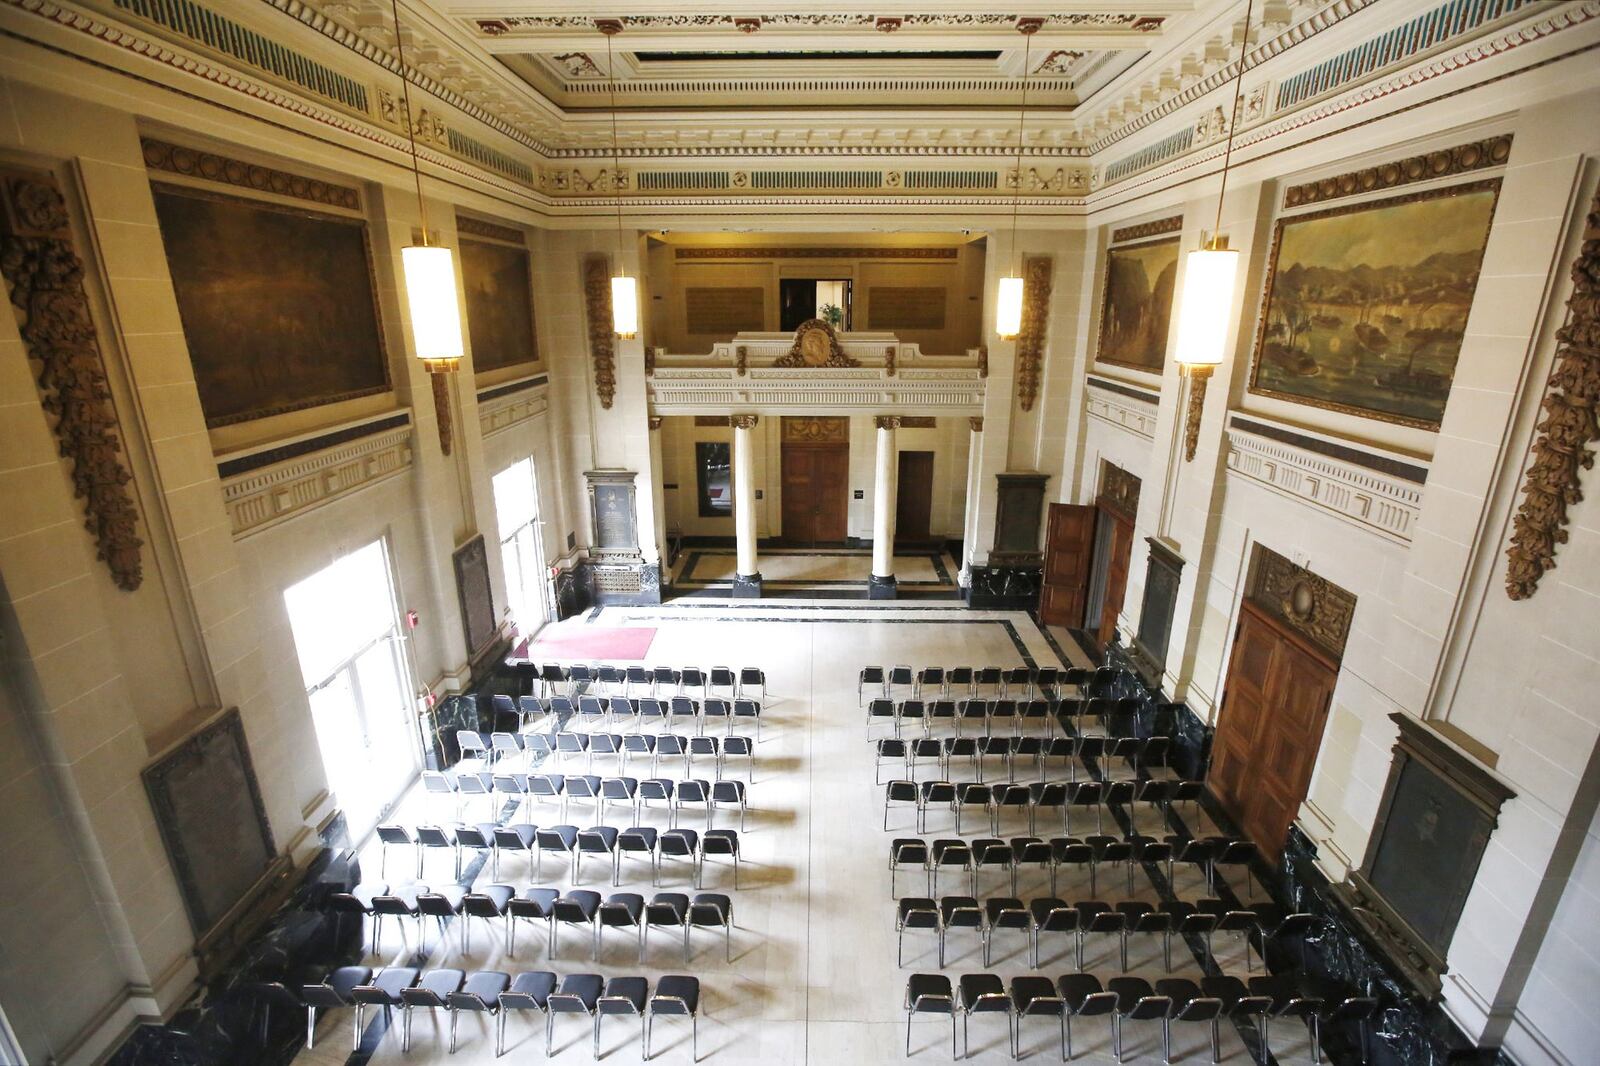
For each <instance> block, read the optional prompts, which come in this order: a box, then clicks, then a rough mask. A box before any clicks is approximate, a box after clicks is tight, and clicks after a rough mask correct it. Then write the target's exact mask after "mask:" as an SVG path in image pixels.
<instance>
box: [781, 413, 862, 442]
mask: <svg viewBox="0 0 1600 1066" xmlns="http://www.w3.org/2000/svg"><path fill="white" fill-rule="evenodd" d="M849 440H850V420H849V419H848V418H833V417H828V416H821V417H817V418H804V417H802V418H792V417H789V416H785V417H784V419H783V442H784V443H785V444H828V443H833V442H848V441H849Z"/></svg>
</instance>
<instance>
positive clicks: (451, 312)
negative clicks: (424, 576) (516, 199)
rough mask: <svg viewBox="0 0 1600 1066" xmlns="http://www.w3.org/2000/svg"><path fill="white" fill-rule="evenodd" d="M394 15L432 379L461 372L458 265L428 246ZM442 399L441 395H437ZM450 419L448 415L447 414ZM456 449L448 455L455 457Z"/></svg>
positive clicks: (414, 282)
mask: <svg viewBox="0 0 1600 1066" xmlns="http://www.w3.org/2000/svg"><path fill="white" fill-rule="evenodd" d="M390 9H391V10H392V11H393V13H394V47H395V57H396V58H397V59H398V61H399V63H400V93H401V97H402V102H403V104H404V106H405V122H406V132H407V134H409V136H410V139H411V177H412V179H413V180H414V181H415V182H416V187H417V213H418V216H419V217H420V219H421V222H422V243H421V244H408V245H406V246H405V247H404V248H402V249H400V264H401V268H402V270H403V272H404V273H405V278H406V305H407V307H408V308H409V309H410V312H411V340H412V343H413V344H414V345H415V346H416V352H417V358H418V359H421V360H422V363H423V365H424V366H425V367H427V369H428V372H429V373H431V374H445V373H449V372H451V371H453V370H457V369H459V368H460V366H461V356H462V354H463V350H462V344H461V302H460V299H459V298H458V297H457V295H456V264H455V257H454V256H453V255H452V254H451V252H450V249H448V248H445V247H442V246H440V245H435V244H431V243H430V242H429V240H428V205H427V201H425V200H424V199H423V196H422V168H421V166H420V164H419V163H418V161H417V126H416V120H415V118H414V117H413V115H412V113H411V76H410V74H409V73H407V70H406V49H405V42H404V41H403V40H402V39H401V34H400V0H390ZM434 391H435V393H436V394H437V393H438V391H439V389H438V388H437V387H436V388H435V389H434ZM446 415H447V416H448V411H447V412H446ZM449 451H450V449H449V448H446V449H445V454H447V455H448V454H449Z"/></svg>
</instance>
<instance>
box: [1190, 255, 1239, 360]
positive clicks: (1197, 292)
mask: <svg viewBox="0 0 1600 1066" xmlns="http://www.w3.org/2000/svg"><path fill="white" fill-rule="evenodd" d="M1238 274H1239V253H1238V252H1236V251H1231V250H1229V249H1226V248H1220V249H1212V248H1206V249H1202V250H1200V251H1196V252H1190V253H1189V255H1188V257H1187V258H1186V259H1185V266H1184V271H1183V304H1182V305H1181V306H1180V307H1179V309H1178V355H1177V358H1178V362H1179V363H1181V364H1183V365H1184V366H1216V365H1217V364H1218V363H1220V362H1222V356H1223V346H1224V344H1226V342H1227V339H1228V323H1229V321H1230V320H1231V319H1232V317H1233V286H1234V282H1235V281H1236V280H1237V279H1238Z"/></svg>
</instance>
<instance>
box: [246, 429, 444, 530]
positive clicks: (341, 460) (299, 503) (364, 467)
mask: <svg viewBox="0 0 1600 1066" xmlns="http://www.w3.org/2000/svg"><path fill="white" fill-rule="evenodd" d="M411 433H412V427H411V426H409V425H405V426H401V427H399V428H397V429H392V430H389V431H388V432H385V433H376V434H373V435H372V436H369V437H361V438H359V439H357V440H354V441H351V442H350V443H348V444H345V445H342V446H340V447H336V448H329V449H326V450H325V451H320V452H315V453H313V454H311V455H307V456H304V457H302V458H298V459H292V460H289V461H288V462H283V463H275V464H273V465H272V466H268V467H264V468H263V469H260V470H253V471H251V472H250V473H248V474H242V475H240V476H238V477H233V478H227V479H224V481H223V482H222V502H223V505H224V506H225V507H227V509H228V518H229V520H230V521H231V523H232V525H233V535H234V537H235V539H238V538H242V537H246V536H249V535H250V534H252V533H258V532H260V531H261V530H263V529H266V528H268V527H270V526H274V525H277V524H278V523H280V522H283V521H285V520H287V519H289V518H293V517H294V516H296V515H298V514H302V513H304V512H306V511H308V510H310V509H311V508H313V507H318V506H321V505H322V504H325V503H331V502H332V501H334V500H336V499H339V498H341V497H344V496H348V495H349V494H351V493H353V492H355V491H357V490H358V489H363V488H366V487H367V486H369V485H374V484H376V483H378V482H379V481H384V480H387V479H388V478H391V477H393V476H395V475H396V474H399V473H401V472H403V471H405V470H407V469H409V468H410V466H411V461H412V454H411V451H412V442H411Z"/></svg>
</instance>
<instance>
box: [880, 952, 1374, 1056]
mask: <svg viewBox="0 0 1600 1066" xmlns="http://www.w3.org/2000/svg"><path fill="white" fill-rule="evenodd" d="M957 990H959V996H958V995H957V994H956V993H957ZM905 1010H906V1054H907V1055H910V1054H911V1019H912V1017H913V1016H915V1015H917V1014H939V1015H948V1016H949V1017H950V1051H951V1054H952V1055H956V1054H958V1053H959V1052H958V1050H957V1047H956V1019H957V1017H958V1016H959V1017H960V1019H961V1032H962V1036H963V1038H964V1043H965V1044H966V1046H967V1053H968V1054H971V1050H972V1042H971V1037H970V1032H969V1028H970V1023H971V1020H972V1016H973V1015H974V1014H1003V1015H1005V1018H1006V1035H1007V1040H1008V1044H1009V1049H1010V1052H1011V1057H1012V1058H1020V1057H1021V1054H1022V1049H1021V1038H1022V1022H1023V1019H1025V1018H1031V1017H1047V1018H1055V1019H1057V1024H1058V1025H1059V1027H1060V1031H1061V1058H1062V1061H1066V1060H1068V1059H1071V1058H1072V1057H1073V1050H1072V1022H1073V1019H1075V1018H1090V1017H1109V1018H1110V1019H1111V1040H1112V1047H1113V1050H1114V1052H1115V1054H1116V1057H1117V1061H1118V1062H1121V1061H1123V1044H1122V1036H1123V1033H1122V1027H1123V1025H1124V1023H1126V1022H1132V1021H1153V1022H1159V1023H1160V1025H1161V1058H1162V1061H1163V1062H1171V1061H1172V1023H1173V1022H1199V1023H1201V1024H1208V1025H1209V1026H1210V1030H1211V1031H1210V1036H1211V1061H1212V1062H1217V1061H1219V1059H1220V1058H1221V1032H1220V1022H1221V1021H1222V1020H1223V1019H1225V1018H1226V1019H1229V1020H1233V1021H1238V1022H1242V1023H1244V1024H1250V1025H1254V1026H1255V1028H1256V1031H1257V1034H1258V1035H1259V1037H1260V1041H1261V1045H1262V1046H1263V1047H1264V1048H1270V1030H1269V1025H1270V1022H1271V1020H1272V1019H1275V1018H1297V1019H1300V1020H1301V1021H1302V1022H1304V1023H1305V1025H1306V1027H1307V1030H1308V1033H1309V1036H1310V1040H1311V1061H1312V1062H1313V1063H1316V1062H1320V1061H1321V1058H1322V1027H1323V1026H1324V1025H1350V1026H1354V1027H1355V1028H1356V1029H1357V1032H1358V1034H1359V1043H1360V1049H1361V1054H1362V1061H1365V1060H1366V1051H1367V1029H1368V1026H1369V1024H1370V1023H1371V1020H1372V1018H1373V1017H1374V1016H1375V1015H1376V1014H1377V1012H1378V1002H1377V1000H1375V999H1373V998H1372V997H1370V996H1349V995H1345V994H1344V993H1343V991H1342V990H1340V989H1339V988H1337V987H1336V986H1326V987H1325V986H1322V985H1318V984H1307V983H1302V982H1299V981H1296V980H1294V979H1292V978H1279V977H1253V978H1251V979H1250V980H1249V982H1248V983H1246V982H1244V981H1241V980H1239V979H1238V978H1237V977H1228V976H1215V977H1203V978H1201V979H1200V980H1199V981H1198V982H1196V981H1191V980H1189V979H1187V978H1181V977H1174V978H1166V979H1163V980H1158V981H1156V982H1155V984H1154V985H1153V986H1152V985H1151V983H1150V982H1149V981H1146V980H1145V979H1144V978H1142V977H1128V976H1122V977H1113V978H1111V979H1110V980H1108V981H1106V982H1104V983H1103V984H1102V983H1101V981H1100V979H1099V978H1098V977H1096V976H1095V975H1094V974H1089V973H1072V974H1065V975H1063V976H1061V977H1059V978H1057V979H1056V980H1054V981H1051V980H1050V979H1049V978H1048V977H1040V976H1032V975H1030V976H1023V977H1015V978H1012V980H1011V983H1010V986H1009V987H1008V986H1007V985H1006V983H1005V982H1003V981H1002V980H1001V979H1000V978H999V977H998V976H996V975H994V974H986V973H982V974H962V975H961V977H960V978H959V979H958V981H957V983H956V985H955V987H952V985H951V982H950V979H949V978H948V977H946V976H944V975H943V974H914V975H912V976H911V978H910V979H909V980H908V981H907V982H906V995H905Z"/></svg>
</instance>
